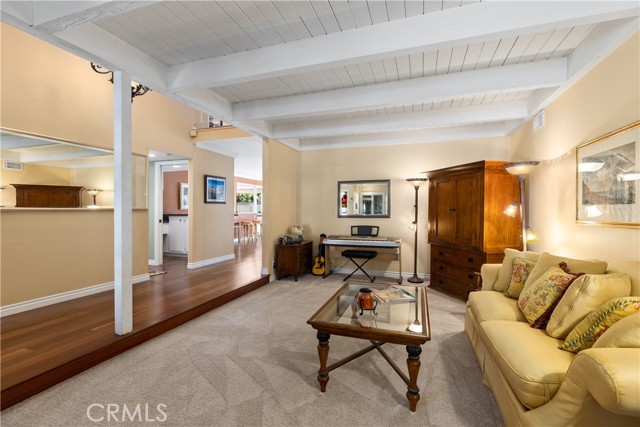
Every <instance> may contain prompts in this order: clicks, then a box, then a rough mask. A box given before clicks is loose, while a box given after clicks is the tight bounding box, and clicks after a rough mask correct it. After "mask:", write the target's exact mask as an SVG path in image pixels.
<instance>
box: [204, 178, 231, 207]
mask: <svg viewBox="0 0 640 427" xmlns="http://www.w3.org/2000/svg"><path fill="white" fill-rule="evenodd" d="M204 202H205V203H227V178H224V177H221V176H213V175H205V176H204Z"/></svg>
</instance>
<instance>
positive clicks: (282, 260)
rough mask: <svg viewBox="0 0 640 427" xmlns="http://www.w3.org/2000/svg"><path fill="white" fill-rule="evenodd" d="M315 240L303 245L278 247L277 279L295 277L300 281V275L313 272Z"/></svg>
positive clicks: (305, 242) (307, 241) (295, 244)
mask: <svg viewBox="0 0 640 427" xmlns="http://www.w3.org/2000/svg"><path fill="white" fill-rule="evenodd" d="M312 246H313V240H305V241H303V242H302V243H294V244H292V245H277V246H276V279H278V280H280V279H281V278H282V277H284V276H290V275H293V277H294V279H295V281H296V282H297V281H298V276H299V275H300V274H305V273H309V272H310V271H311V259H312V256H311V254H312Z"/></svg>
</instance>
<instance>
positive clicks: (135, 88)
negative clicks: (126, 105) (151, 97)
mask: <svg viewBox="0 0 640 427" xmlns="http://www.w3.org/2000/svg"><path fill="white" fill-rule="evenodd" d="M91 68H92V69H93V71H95V72H96V73H98V74H110V75H111V77H109V81H110V82H111V84H113V71H111V70H109V69H107V68H105V67H103V66H101V65H98V64H94V63H93V62H92V63H91ZM150 90H151V89H149V88H148V87H147V86H144V85H141V84H140V83H136V82H133V81H132V82H131V102H132V103H133V98H135V97H136V96H142V95H144V94H145V93H147V92H149V91H150Z"/></svg>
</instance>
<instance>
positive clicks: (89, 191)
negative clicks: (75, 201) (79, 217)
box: [84, 188, 102, 209]
mask: <svg viewBox="0 0 640 427" xmlns="http://www.w3.org/2000/svg"><path fill="white" fill-rule="evenodd" d="M84 191H86V192H87V194H88V195H90V196H92V197H93V204H92V205H89V206H87V207H88V208H93V209H95V208H99V207H100V206H98V203H96V196H97V195H98V192H100V191H102V190H98V189H97V188H86V189H85V190H84Z"/></svg>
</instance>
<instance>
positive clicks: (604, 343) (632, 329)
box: [593, 313, 640, 348]
mask: <svg viewBox="0 0 640 427" xmlns="http://www.w3.org/2000/svg"><path fill="white" fill-rule="evenodd" d="M603 347H613V348H640V313H636V314H632V315H630V316H627V317H625V318H624V319H620V320H618V321H617V322H616V323H614V324H613V325H611V327H610V328H609V329H607V330H606V331H604V333H603V334H602V335H600V338H598V339H597V340H596V342H595V343H594V344H593V348H603Z"/></svg>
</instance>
